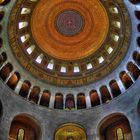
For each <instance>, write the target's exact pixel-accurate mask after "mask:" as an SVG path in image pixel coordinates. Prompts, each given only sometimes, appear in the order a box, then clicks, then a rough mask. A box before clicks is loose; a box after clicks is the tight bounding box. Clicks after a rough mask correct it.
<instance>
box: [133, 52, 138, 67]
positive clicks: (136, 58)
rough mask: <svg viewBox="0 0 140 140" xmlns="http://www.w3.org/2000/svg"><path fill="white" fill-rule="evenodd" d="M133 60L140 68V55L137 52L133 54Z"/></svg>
mask: <svg viewBox="0 0 140 140" xmlns="http://www.w3.org/2000/svg"><path fill="white" fill-rule="evenodd" d="M133 59H134V61H135V62H136V63H137V64H138V65H139V66H140V54H139V53H138V52H137V51H135V52H134V53H133Z"/></svg>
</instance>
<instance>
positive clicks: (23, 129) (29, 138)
mask: <svg viewBox="0 0 140 140" xmlns="http://www.w3.org/2000/svg"><path fill="white" fill-rule="evenodd" d="M41 133H42V132H41V128H40V126H39V123H37V121H36V120H35V119H34V118H32V117H31V116H29V115H27V114H21V115H18V116H16V117H14V119H13V120H12V123H11V126H10V130H9V140H41Z"/></svg>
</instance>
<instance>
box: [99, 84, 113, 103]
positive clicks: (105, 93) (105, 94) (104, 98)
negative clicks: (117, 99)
mask: <svg viewBox="0 0 140 140" xmlns="http://www.w3.org/2000/svg"><path fill="white" fill-rule="evenodd" d="M100 92H101V99H102V103H107V102H109V101H110V100H111V96H110V93H109V90H108V89H107V87H106V86H102V87H101V88H100Z"/></svg>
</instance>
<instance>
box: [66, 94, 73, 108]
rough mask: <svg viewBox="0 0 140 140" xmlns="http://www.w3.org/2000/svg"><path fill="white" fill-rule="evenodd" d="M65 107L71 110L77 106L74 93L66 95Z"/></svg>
mask: <svg viewBox="0 0 140 140" xmlns="http://www.w3.org/2000/svg"><path fill="white" fill-rule="evenodd" d="M65 108H66V109H70V110H71V109H74V108H75V101H74V96H73V95H72V94H68V95H67V96H66V102H65Z"/></svg>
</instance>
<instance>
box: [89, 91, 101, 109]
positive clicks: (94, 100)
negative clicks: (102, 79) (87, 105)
mask: <svg viewBox="0 0 140 140" xmlns="http://www.w3.org/2000/svg"><path fill="white" fill-rule="evenodd" d="M90 101H91V106H92V107H93V106H97V105H99V104H100V99H99V96H98V93H97V91H96V90H92V91H90Z"/></svg>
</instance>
